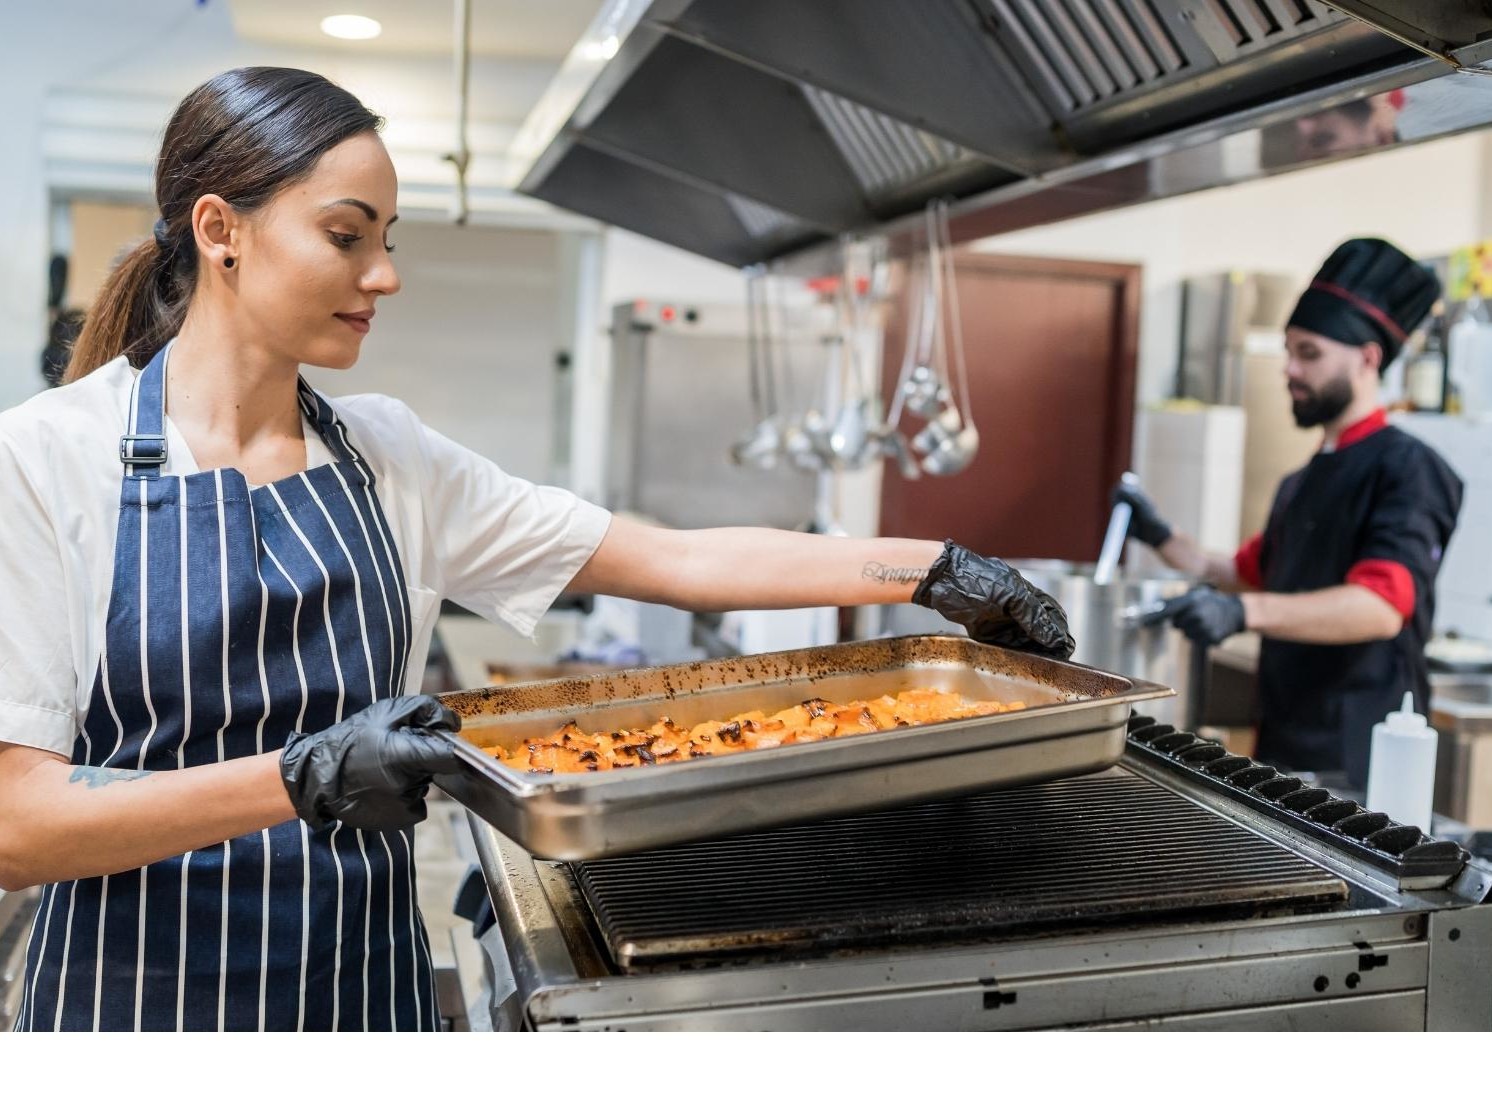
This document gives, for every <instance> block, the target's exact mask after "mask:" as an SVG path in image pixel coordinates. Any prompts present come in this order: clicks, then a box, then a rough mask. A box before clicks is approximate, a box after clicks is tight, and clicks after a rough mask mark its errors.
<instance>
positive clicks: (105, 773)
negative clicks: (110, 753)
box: [68, 765, 151, 789]
mask: <svg viewBox="0 0 1492 1119" xmlns="http://www.w3.org/2000/svg"><path fill="white" fill-rule="evenodd" d="M150 773H151V771H150V770H148V769H146V770H141V769H109V768H107V767H104V766H98V765H77V766H73V771H72V773H71V774H70V775H69V776H68V781H69V783H71V784H74V785H76V784H77V783H78V782H80V781H82V782H86V783H87V785H88V787H89V788H90V789H101V788H103V787H104V786H105V785H112V784H113V783H114V782H115V781H138V780H140V778H142V777H149V776H150Z"/></svg>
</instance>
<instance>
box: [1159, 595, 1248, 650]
mask: <svg viewBox="0 0 1492 1119" xmlns="http://www.w3.org/2000/svg"><path fill="white" fill-rule="evenodd" d="M1168 619H1169V620H1170V622H1171V624H1172V625H1173V626H1175V627H1176V628H1177V629H1179V630H1180V631H1181V632H1182V633H1184V634H1186V635H1187V636H1188V637H1190V638H1191V639H1192V640H1193V641H1195V642H1197V643H1198V644H1201V645H1216V644H1217V643H1218V642H1219V641H1222V640H1224V639H1225V638H1228V637H1232V636H1233V635H1234V634H1235V633H1241V632H1242V631H1243V628H1244V621H1243V599H1241V598H1239V597H1238V596H1237V595H1236V594H1224V593H1223V592H1222V591H1220V590H1218V589H1217V588H1215V587H1193V588H1192V589H1191V590H1189V591H1187V592H1186V593H1185V594H1183V595H1178V596H1176V597H1175V598H1171V599H1167V600H1166V602H1165V604H1164V607H1163V608H1162V609H1160V610H1157V611H1156V612H1155V614H1154V615H1153V616H1152V617H1151V618H1150V619H1149V622H1148V624H1150V625H1154V624H1156V623H1158V622H1163V621H1166V620H1168Z"/></svg>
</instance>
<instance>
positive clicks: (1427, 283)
mask: <svg viewBox="0 0 1492 1119" xmlns="http://www.w3.org/2000/svg"><path fill="white" fill-rule="evenodd" d="M1439 297H1440V281H1439V280H1437V279H1436V278H1435V274H1434V273H1433V272H1431V271H1430V270H1429V269H1428V268H1425V267H1424V266H1422V265H1420V264H1416V263H1415V262H1414V261H1413V260H1412V259H1411V258H1410V257H1408V256H1406V255H1405V254H1404V253H1403V252H1402V251H1401V250H1399V249H1397V248H1395V247H1394V246H1393V245H1390V244H1389V243H1388V242H1387V241H1381V240H1379V239H1378V238H1377V237H1355V238H1353V239H1352V240H1351V241H1346V242H1344V243H1343V244H1341V245H1338V246H1337V248H1336V251H1335V252H1333V253H1332V254H1331V256H1329V257H1327V258H1326V263H1325V264H1323V265H1322V266H1321V271H1319V272H1317V273H1316V278H1315V279H1314V280H1312V281H1311V286H1310V287H1308V288H1307V289H1306V290H1305V294H1303V295H1302V296H1301V297H1300V302H1298V303H1297V304H1296V305H1295V311H1294V313H1292V314H1291V316H1290V322H1289V324H1288V325H1290V326H1298V327H1300V328H1301V329H1302V330H1309V331H1312V332H1314V333H1316V334H1324V335H1326V337H1328V338H1334V339H1336V341H1338V342H1345V343H1346V344H1347V345H1349V346H1363V345H1366V344H1367V343H1369V342H1377V343H1378V344H1379V345H1380V346H1382V347H1383V364H1382V365H1381V366H1379V372H1380V373H1381V372H1382V371H1383V370H1384V369H1386V368H1388V364H1389V362H1391V361H1393V360H1394V358H1395V357H1396V356H1398V353H1399V349H1400V347H1402V346H1403V345H1404V339H1405V338H1407V337H1408V335H1409V332H1410V331H1411V330H1413V329H1414V328H1415V327H1417V326H1418V325H1419V324H1420V320H1421V319H1423V318H1424V317H1425V315H1427V314H1428V313H1429V311H1430V308H1431V307H1432V306H1434V304H1435V300H1436V299H1438V298H1439Z"/></svg>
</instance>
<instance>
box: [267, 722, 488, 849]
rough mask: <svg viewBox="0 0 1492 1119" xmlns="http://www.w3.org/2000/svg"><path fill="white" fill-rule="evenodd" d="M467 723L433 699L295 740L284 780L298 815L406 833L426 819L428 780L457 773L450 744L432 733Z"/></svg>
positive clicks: (283, 762) (283, 763)
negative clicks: (406, 830)
mask: <svg viewBox="0 0 1492 1119" xmlns="http://www.w3.org/2000/svg"><path fill="white" fill-rule="evenodd" d="M460 727H461V719H460V717H459V716H457V714H456V713H455V712H454V711H451V710H449V709H448V708H446V707H444V706H442V704H441V703H440V701H439V700H437V699H436V698H435V697H434V696H428V695H406V696H396V697H395V698H393V699H380V700H379V701H378V702H377V703H374V704H372V705H370V706H368V707H365V708H363V710H361V711H359V712H358V713H357V714H356V715H353V716H351V717H350V718H347V719H343V720H342V721H341V722H340V723H335V724H333V725H332V726H329V727H327V728H326V729H325V730H321V731H317V732H316V733H315V734H292V735H291V736H290V738H289V740H288V741H287V742H286V744H285V749H284V750H283V751H281V754H280V776H281V777H282V778H283V779H284V781H285V788H286V790H287V791H288V792H289V793H290V802H291V803H292V804H293V805H295V814H296V815H297V816H299V817H300V818H301V819H302V820H304V821H305V822H306V823H308V824H310V825H311V826H312V827H324V826H325V825H327V824H330V823H331V822H332V821H334V820H340V821H342V823H344V824H349V825H351V826H352V827H355V828H402V827H405V826H406V825H409V824H417V823H419V822H420V821H421V820H423V819H424V818H425V793H426V792H428V791H429V789H430V779H431V778H432V777H434V776H435V775H437V774H441V773H455V772H456V770H457V768H458V765H457V762H456V757H455V753H454V751H453V750H452V748H451V744H450V743H449V742H448V741H447V740H446V739H444V738H443V737H441V736H439V735H434V734H429V733H427V732H428V731H431V730H437V729H438V730H448V731H454V730H458V729H460Z"/></svg>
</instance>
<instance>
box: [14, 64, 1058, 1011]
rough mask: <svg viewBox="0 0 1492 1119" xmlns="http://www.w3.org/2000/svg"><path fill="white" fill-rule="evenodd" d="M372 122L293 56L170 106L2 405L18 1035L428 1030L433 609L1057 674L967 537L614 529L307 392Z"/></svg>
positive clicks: (338, 317)
mask: <svg viewBox="0 0 1492 1119" xmlns="http://www.w3.org/2000/svg"><path fill="white" fill-rule="evenodd" d="M380 124H381V121H380V120H379V119H378V118H377V117H375V116H374V115H373V114H372V113H370V112H369V111H368V110H367V109H366V108H364V107H363V106H362V105H361V104H359V103H358V101H357V100H356V99H355V98H353V97H352V96H351V95H349V94H348V93H346V92H345V91H343V90H342V89H340V88H338V87H337V86H335V85H333V84H331V83H330V82H328V81H327V80H326V79H324V78H321V77H318V76H317V75H314V74H309V73H305V72H303V71H298V70H286V69H277V68H254V69H245V70H235V71H232V72H229V73H225V74H221V75H219V76H218V77H216V78H214V79H212V80H211V81H209V82H207V83H206V84H205V85H203V86H201V87H200V88H198V89H197V90H195V91H193V92H192V93H191V94H189V95H188V96H187V98H186V99H185V100H184V101H183V102H182V103H181V105H180V106H179V107H178V108H177V110H176V112H175V114H174V115H173V117H172V119H171V122H170V124H169V126H168V127H167V130H166V134H165V137H164V140H163V143H162V147H161V153H160V158H159V162H158V164H157V169H156V198H157V201H158V202H159V204H160V220H159V221H158V222H157V223H156V229H155V236H154V239H153V240H151V241H149V242H147V243H145V244H143V245H141V246H140V247H139V248H137V249H135V250H134V251H133V252H131V253H130V254H129V255H128V256H127V257H126V258H125V259H124V260H123V262H122V263H121V264H120V266H119V267H118V269H117V270H116V271H115V273H114V274H113V276H112V277H111V278H110V279H109V281H108V283H107V284H106V286H105V288H104V290H103V292H102V294H101V295H100V297H99V300H98V304H97V306H96V308H95V310H94V311H93V313H92V314H91V315H90V316H89V319H88V322H87V325H86V327H85V329H84V332H83V334H82V336H81V338H80V339H79V342H78V345H77V348H76V351H75V353H74V355H73V358H72V363H71V366H70V367H69V370H68V378H67V379H68V382H69V383H68V384H66V385H64V386H63V387H61V388H59V389H56V390H53V391H51V392H47V393H44V394H42V395H40V396H38V397H36V398H34V399H32V400H30V401H28V402H27V403H25V404H23V405H21V406H19V407H17V408H14V409H12V410H10V411H9V412H6V413H4V414H3V415H0V502H3V506H0V508H3V511H4V517H3V519H4V525H5V532H4V534H3V536H0V587H3V593H4V596H5V597H4V599H3V611H0V888H6V889H18V888H22V887H25V886H29V885H33V884H37V883H46V884H47V885H46V887H45V889H44V891H43V892H42V895H41V907H40V910H39V912H38V914H37V919H36V922H35V925H34V928H33V930H32V934H31V938H30V943H29V947H28V950H27V956H26V982H25V994H24V1002H23V1004H22V1007H21V1012H20V1018H19V1022H18V1027H19V1028H21V1029H27V1030H30V1029H298V1028H304V1029H416V1028H423V1029H428V1028H431V1027H432V1026H433V1025H434V1023H435V1013H436V1008H435V996H434V991H433V987H432V983H431V966H430V954H429V946H428V943H427V941H426V938H425V933H424V929H423V926H422V924H421V921H420V917H419V912H418V910H417V908H416V905H415V884H414V867H413V862H412V858H411V842H410V841H411V826H412V825H413V824H414V823H416V822H417V821H419V820H421V819H423V818H424V814H425V809H424V804H423V797H424V794H425V790H426V789H427V788H428V785H429V782H430V780H431V778H432V777H433V776H435V775H437V774H440V773H444V772H449V771H450V770H451V768H452V764H453V763H452V759H451V757H450V755H449V753H448V752H447V748H446V746H445V745H444V744H443V741H442V739H441V738H440V737H438V736H435V735H432V734H430V733H428V732H430V731H432V730H434V729H437V728H454V727H455V726H456V719H455V716H454V715H452V714H451V713H450V712H448V711H447V710H445V709H444V708H443V707H442V706H441V705H440V704H439V703H438V702H436V701H435V700H434V699H432V698H430V697H428V696H419V695H407V694H406V692H407V691H408V690H409V683H410V681H411V680H414V681H418V680H419V679H420V677H421V671H422V667H423V662H424V659H425V655H426V651H427V649H428V647H429V641H430V634H431V629H432V626H433V623H434V613H435V608H436V606H437V605H438V603H439V601H440V600H441V599H442V598H451V599H454V600H456V601H458V602H461V603H463V604H464V605H466V606H469V607H471V608H472V609H473V610H476V611H477V612H479V613H481V614H484V615H486V616H487V617H490V618H493V619H501V620H502V621H504V622H506V623H507V624H509V625H511V626H513V627H514V628H516V629H518V630H519V631H521V632H531V631H532V629H533V626H534V623H535V620H536V619H537V618H538V617H539V615H540V614H542V613H543V612H544V610H545V609H546V608H547V607H548V605H549V603H550V602H551V601H552V600H553V599H554V598H555V596H556V595H558V594H559V593H560V592H561V591H562V590H564V589H565V588H566V587H567V586H568V587H570V588H571V589H574V590H577V591H590V592H605V593H608V594H618V595H630V596H632V597H635V598H640V599H646V600H650V601H655V602H667V603H671V604H674V605H677V606H680V607H683V608H686V609H695V610H719V609H725V608H730V607H738V606H754V607H791V606H803V605H811V604H847V605H848V604H855V603H870V602H895V601H907V600H908V599H909V598H911V599H912V600H913V601H916V602H919V603H922V604H923V605H927V606H931V607H933V608H935V609H937V610H938V611H940V612H941V613H942V614H943V615H944V616H945V617H948V618H950V619H952V620H955V621H958V622H961V623H963V624H965V625H966V626H968V627H969V630H970V632H971V633H972V634H973V635H974V636H975V637H978V638H980V639H981V640H986V641H991V642H996V643H1000V644H1007V645H1013V646H1019V647H1024V648H1029V649H1035V650H1037V651H1043V652H1048V653H1054V654H1056V655H1060V656H1067V655H1070V654H1071V651H1072V642H1071V639H1070V638H1069V637H1068V634H1067V628H1066V619H1065V617H1064V616H1063V614H1062V611H1061V609H1060V607H1058V606H1057V604H1056V603H1055V602H1053V601H1052V600H1051V599H1049V598H1047V597H1045V596H1044V595H1042V594H1041V593H1040V592H1038V591H1036V590H1035V589H1034V588H1033V587H1031V586H1030V585H1029V584H1028V583H1027V582H1026V581H1025V580H1024V579H1022V578H1021V577H1020V575H1019V574H1017V573H1016V572H1015V571H1013V570H1012V569H1011V568H1009V567H1007V566H1006V565H1005V564H1003V563H1001V562H1000V561H999V560H994V559H985V558H982V557H980V556H976V555H973V554H972V553H969V552H967V551H965V550H964V549H961V548H959V547H957V546H956V545H953V544H951V543H950V544H948V545H946V546H945V545H939V544H936V543H932V542H928V541H916V540H865V541H855V540H840V539H827V538H821V537H811V536H806V535H799V534H794V533H781V532H773V531H770V530H759V529H722V530H714V531H700V532H672V531H667V530H662V529H656V528H647V527H642V526H638V525H634V524H630V523H624V522H622V521H612V520H611V519H610V518H609V516H608V514H607V513H606V512H605V511H603V510H601V509H599V508H596V507H595V506H592V505H588V504H586V503H585V502H583V501H580V500H578V499H577V498H575V497H573V496H572V495H570V494H568V493H565V492H563V491H560V490H555V489H549V488H544V487H536V486H532V485H529V484H528V483H526V482H522V481H520V480H518V479H515V478H511V477H509V476H508V475H506V474H504V473H503V472H502V471H501V470H500V469H498V468H497V467H496V466H495V465H493V464H492V463H490V462H487V461H486V460H484V459H482V458H480V457H479V456H477V455H474V454H472V453H470V452H469V451H466V450H464V449H463V448H461V447H459V446H457V445H455V444H454V443H452V442H450V441H449V440H447V439H444V438H442V437H441V436H440V435H438V434H437V433H435V432H433V431H431V430H429V429H428V428H426V427H424V426H422V425H421V424H420V422H419V421H418V420H417V419H416V418H415V416H414V415H413V414H412V413H411V412H410V411H409V409H408V408H406V407H405V406H404V405H402V404H399V403H398V402H396V401H394V400H390V399H387V398H383V397H374V396H361V397H351V398H348V399H345V400H338V401H337V402H336V404H335V405H333V404H332V403H330V402H329V401H327V400H326V399H325V398H323V397H321V396H320V395H318V394H317V393H315V392H313V391H311V390H310V389H309V388H308V387H307V386H306V384H305V382H303V381H302V380H300V378H299V376H298V372H297V371H298V369H299V367H300V366H301V365H302V364H309V365H315V366H323V367H332V368H347V367H349V366H351V365H352V364H353V363H354V362H355V361H356V360H357V357H358V351H359V348H360V346H361V344H362V341H363V339H364V337H365V336H366V335H367V334H368V331H369V329H370V327H371V326H372V323H373V316H374V311H375V308H376V306H377V303H378V301H379V299H380V298H382V297H383V296H388V295H393V294H394V293H396V292H397V291H398V290H399V279H398V277H397V276H396V274H395V272H394V268H393V265H392V263H391V261H390V258H389V253H390V252H391V251H392V248H393V247H392V246H391V245H388V244H387V243H386V241H385V238H386V236H387V234H388V230H389V226H390V225H391V224H392V223H393V221H394V202H395V194H396V183H395V178H394V171H393V166H392V164H391V163H390V161H389V157H388V154H387V153H386V152H385V150H384V148H383V145H382V143H381V141H380V140H379V138H378V135H377V129H378V128H379V126H380Z"/></svg>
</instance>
